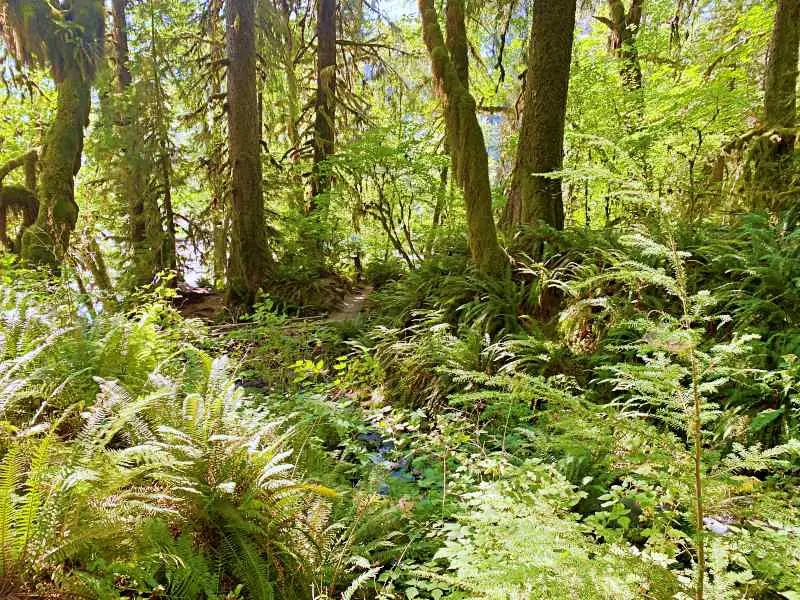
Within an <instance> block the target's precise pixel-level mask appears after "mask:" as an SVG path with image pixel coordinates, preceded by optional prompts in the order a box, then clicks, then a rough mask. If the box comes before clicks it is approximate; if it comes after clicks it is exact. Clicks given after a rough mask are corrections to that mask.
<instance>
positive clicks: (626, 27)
mask: <svg viewBox="0 0 800 600" xmlns="http://www.w3.org/2000/svg"><path fill="white" fill-rule="evenodd" d="M643 4H644V0H631V4H630V8H629V9H628V10H625V3H624V2H623V0H608V10H609V17H608V18H605V17H597V19H598V20H600V21H602V22H603V23H605V24H606V26H607V27H608V29H609V33H608V36H609V37H608V45H609V48H610V49H611V51H612V52H614V54H615V55H616V56H617V57H618V58H619V59H620V76H621V77H622V84H623V86H624V87H625V89H626V90H628V91H629V92H630V91H636V90H639V89H641V88H642V65H641V62H640V61H639V50H638V49H637V48H636V33H637V32H638V30H639V26H640V25H641V22H642V5H643Z"/></svg>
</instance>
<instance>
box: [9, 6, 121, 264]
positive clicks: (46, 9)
mask: <svg viewBox="0 0 800 600" xmlns="http://www.w3.org/2000/svg"><path fill="white" fill-rule="evenodd" d="M25 5H26V6H27V8H28V9H29V11H30V12H28V13H26V14H25V17H24V18H23V19H22V21H23V22H30V21H31V20H33V19H35V20H36V21H37V23H36V26H38V27H42V28H45V29H52V30H53V31H57V30H58V29H59V28H60V27H62V24H60V23H58V22H57V20H56V21H55V22H54V21H51V20H49V19H51V18H52V14H53V13H52V7H51V6H50V5H49V4H44V5H42V4H36V3H30V4H28V3H25ZM64 19H66V20H69V21H71V22H72V23H74V24H75V25H77V26H78V27H77V29H76V31H79V32H80V33H79V38H78V39H70V41H69V42H67V43H66V44H64V47H62V48H58V51H59V52H60V54H61V55H62V56H63V57H64V59H63V61H61V62H60V63H54V64H51V71H52V76H53V81H54V82H55V89H56V96H57V99H56V113H55V116H54V118H53V122H52V123H51V124H50V128H49V129H48V131H47V135H46V138H45V148H44V152H43V153H42V156H41V161H40V162H41V173H40V179H39V189H38V193H37V199H38V201H39V213H38V215H37V217H36V222H35V223H34V224H33V225H31V226H30V227H28V228H27V229H26V230H25V232H24V234H23V236H22V252H21V254H22V257H23V258H24V259H25V260H27V261H29V262H31V263H33V264H41V265H48V266H51V267H57V266H58V265H59V264H60V263H61V261H62V260H63V258H64V255H65V254H66V253H67V250H68V249H69V239H70V234H71V233H72V232H73V230H74V229H75V224H76V222H77V220H78V205H77V203H76V202H75V175H76V174H77V173H78V170H79V169H80V166H81V154H82V153H83V135H84V128H85V127H86V125H87V124H88V122H89V108H90V104H91V86H92V80H93V79H94V74H95V61H96V60H97V58H98V57H99V56H101V55H102V45H103V38H104V23H105V20H104V12H103V4H102V2H99V0H74V2H72V3H71V5H70V7H69V10H68V12H67V13H66V14H65V15H64ZM52 37H53V39H54V40H56V41H52V42H50V41H49V43H52V44H54V46H55V45H59V44H61V41H60V38H59V36H58V35H56V34H55V33H53V36H52ZM52 50H55V48H51V51H52Z"/></svg>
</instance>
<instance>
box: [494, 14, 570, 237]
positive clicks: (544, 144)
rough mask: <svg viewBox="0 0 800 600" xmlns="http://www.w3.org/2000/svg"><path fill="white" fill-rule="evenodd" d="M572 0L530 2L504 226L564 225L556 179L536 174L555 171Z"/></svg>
mask: <svg viewBox="0 0 800 600" xmlns="http://www.w3.org/2000/svg"><path fill="white" fill-rule="evenodd" d="M575 8H576V1H575V0H549V1H548V2H536V3H535V4H534V7H533V11H534V12H533V27H532V29H531V35H530V41H529V44H528V71H527V75H526V85H525V99H524V103H523V112H522V126H521V128H520V133H519V143H518V145H517V155H516V159H515V163H514V172H513V175H512V179H511V187H510V189H509V199H508V203H507V204H506V208H505V211H504V213H503V224H504V225H505V226H506V227H509V228H511V227H517V226H519V225H523V224H526V225H531V224H535V223H537V222H542V223H546V224H547V225H550V226H551V227H555V228H556V229H562V228H563V227H564V202H563V200H562V196H561V179H560V178H558V177H545V176H542V175H537V173H550V172H552V171H559V170H561V168H562V166H563V162H564V123H565V119H566V115H567V94H568V91H569V72H570V63H571V62H572V42H573V38H574V30H575Z"/></svg>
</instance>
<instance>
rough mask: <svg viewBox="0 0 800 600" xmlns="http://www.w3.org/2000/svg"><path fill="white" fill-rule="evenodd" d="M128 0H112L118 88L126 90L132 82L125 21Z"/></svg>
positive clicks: (121, 90) (122, 90)
mask: <svg viewBox="0 0 800 600" xmlns="http://www.w3.org/2000/svg"><path fill="white" fill-rule="evenodd" d="M127 5H128V0H112V2H111V21H112V23H113V31H112V37H113V39H114V55H115V56H114V58H115V63H116V64H115V65H114V67H115V72H116V75H117V89H118V90H119V91H120V92H124V91H125V90H126V89H128V87H129V86H130V84H131V81H133V79H132V78H131V71H130V69H129V68H128V25H127V23H126V22H125V9H126V7H127Z"/></svg>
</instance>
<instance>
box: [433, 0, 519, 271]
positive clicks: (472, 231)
mask: <svg viewBox="0 0 800 600" xmlns="http://www.w3.org/2000/svg"><path fill="white" fill-rule="evenodd" d="M419 10H420V14H421V15H422V27H423V37H424V40H425V46H426V47H427V48H428V52H429V53H430V56H431V66H432V70H433V77H434V80H435V82H436V85H437V86H438V87H439V89H440V91H441V93H442V96H443V100H444V108H445V117H446V118H445V121H446V127H447V139H448V144H449V148H450V158H451V161H452V164H453V175H454V178H455V180H456V182H457V183H458V184H459V186H460V187H461V189H462V190H463V191H464V202H465V204H466V213H467V228H468V235H469V246H470V253H471V255H472V261H473V263H474V264H475V265H476V266H477V267H478V268H479V269H480V270H481V271H483V272H484V273H488V274H501V273H503V272H505V270H506V267H507V264H508V260H507V258H506V256H505V253H504V252H503V250H502V248H500V244H499V243H498V241H497V231H496V228H495V224H494V217H493V215H492V195H491V188H490V186H489V157H488V155H487V153H486V144H485V142H484V138H483V131H481V127H480V124H479V123H478V117H477V114H476V111H475V99H474V98H473V97H472V95H471V94H470V93H469V87H468V81H467V80H466V79H465V78H466V77H467V76H468V69H467V65H468V62H467V55H466V51H467V45H466V39H467V37H466V26H465V24H464V0H450V1H449V2H448V8H447V36H448V43H447V44H445V41H444V37H443V36H442V30H441V27H440V26H439V17H438V15H437V13H436V7H435V5H434V2H433V0H419ZM448 48H450V49H449V50H448ZM451 52H452V53H453V54H452V56H451Z"/></svg>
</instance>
